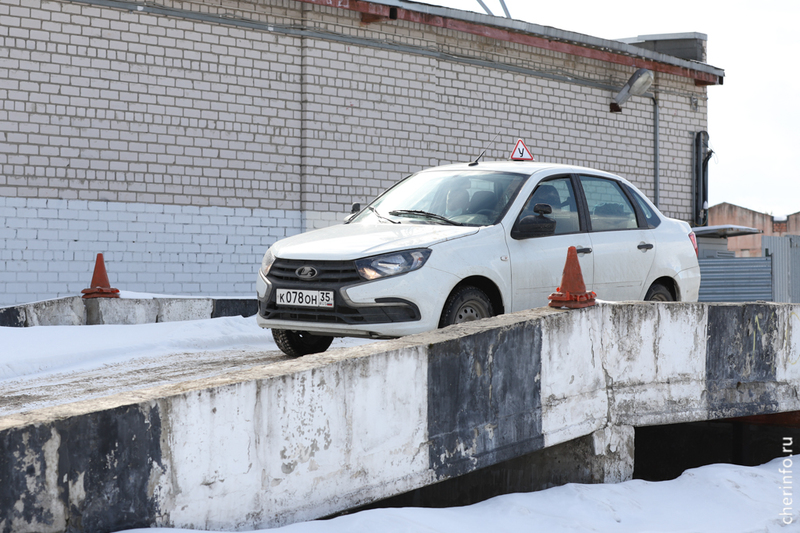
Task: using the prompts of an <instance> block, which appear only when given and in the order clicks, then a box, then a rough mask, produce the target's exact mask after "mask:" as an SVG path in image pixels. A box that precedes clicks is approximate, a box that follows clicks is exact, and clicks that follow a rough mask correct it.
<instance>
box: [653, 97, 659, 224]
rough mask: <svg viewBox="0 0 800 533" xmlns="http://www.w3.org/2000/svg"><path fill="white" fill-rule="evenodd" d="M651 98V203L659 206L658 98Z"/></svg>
mask: <svg viewBox="0 0 800 533" xmlns="http://www.w3.org/2000/svg"><path fill="white" fill-rule="evenodd" d="M652 100H653V205H655V206H656V207H658V208H659V209H660V207H659V205H658V189H659V173H660V168H659V166H658V160H659V157H660V153H659V150H658V144H659V137H658V128H659V124H658V100H657V99H656V97H655V96H653V97H652Z"/></svg>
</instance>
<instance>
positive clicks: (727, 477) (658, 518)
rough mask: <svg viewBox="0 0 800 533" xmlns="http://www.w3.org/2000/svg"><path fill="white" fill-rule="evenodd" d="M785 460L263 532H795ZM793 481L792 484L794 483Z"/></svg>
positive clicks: (799, 521)
mask: <svg viewBox="0 0 800 533" xmlns="http://www.w3.org/2000/svg"><path fill="white" fill-rule="evenodd" d="M797 458H798V456H794V459H797ZM784 461H787V463H784ZM791 461H792V459H791V458H779V459H775V460H773V461H771V462H769V463H767V464H765V465H762V466H758V467H743V466H734V465H724V464H717V465H710V466H705V467H702V468H696V469H692V470H687V471H686V472H684V474H683V475H682V476H680V477H679V478H677V479H674V480H672V481H662V482H658V483H651V482H646V481H641V480H633V481H627V482H625V483H620V484H617V485H578V484H569V485H564V486H563V487H555V488H552V489H547V490H543V491H540V492H531V493H518V494H507V495H505V496H498V497H496V498H492V499H491V500H487V501H485V502H481V503H477V504H475V505H471V506H468V507H452V508H449V509H422V508H410V507H407V508H402V509H373V510H369V511H361V512H358V513H353V514H350V515H344V516H340V517H338V518H334V519H332V520H318V521H313V522H304V523H299V524H292V525H289V526H285V527H282V528H277V529H269V530H263V531H264V532H266V531H269V532H270V533H374V532H376V531H379V532H380V533H401V532H409V533H411V532H413V533H418V532H425V533H450V532H458V533H485V532H486V531H491V532H514V533H520V532H525V533H579V532H580V533H583V532H592V533H645V532H652V533H655V532H664V533H666V532H669V533H678V532H681V533H690V532H692V533H790V532H797V531H800V499H796V500H794V503H793V504H792V505H788V506H787V505H785V504H784V501H783V499H784V498H786V497H787V496H784V489H783V488H782V487H785V486H787V485H788V486H789V491H788V492H789V494H791V493H792V492H793V491H794V490H795V489H794V487H793V485H792V484H791V483H789V484H787V483H786V482H785V481H784V475H785V474H783V473H781V472H780V469H782V468H783V467H784V466H785V464H788V462H791ZM797 467H800V461H798V464H797ZM791 469H792V467H791V466H790V467H789V470H791ZM785 470H786V469H784V471H785ZM789 475H791V474H789ZM797 487H798V489H800V483H798V485H797ZM782 513H784V514H782ZM134 532H135V533H187V530H177V529H164V528H161V529H159V528H156V529H135V530H128V531H127V533H134Z"/></svg>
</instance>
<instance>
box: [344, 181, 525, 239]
mask: <svg viewBox="0 0 800 533" xmlns="http://www.w3.org/2000/svg"><path fill="white" fill-rule="evenodd" d="M527 177H528V175H526V174H516V173H511V172H491V171H486V170H428V171H424V172H420V173H418V174H414V175H412V176H409V177H408V178H406V179H404V180H403V181H401V182H399V183H398V184H397V185H395V186H394V187H392V188H391V189H389V190H388V191H386V192H385V193H383V194H382V195H381V196H380V197H378V199H377V200H375V201H374V202H372V203H371V204H370V205H369V206H368V207H367V208H366V209H364V210H363V211H362V212H361V213H360V214H359V215H358V216H357V217H355V218H354V219H353V220H352V222H372V223H379V222H380V223H389V222H393V223H417V224H419V223H423V224H451V225H457V226H489V225H493V224H497V223H498V222H499V221H500V218H501V217H502V216H503V215H504V214H505V212H506V210H507V209H508V206H509V205H510V204H511V202H512V200H513V199H514V198H515V197H516V195H517V192H518V191H519V188H520V186H521V185H522V183H523V182H524V181H525V179H526V178H527Z"/></svg>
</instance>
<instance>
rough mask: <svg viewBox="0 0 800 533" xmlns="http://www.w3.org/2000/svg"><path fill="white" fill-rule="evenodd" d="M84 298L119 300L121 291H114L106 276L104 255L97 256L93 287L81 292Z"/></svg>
mask: <svg viewBox="0 0 800 533" xmlns="http://www.w3.org/2000/svg"><path fill="white" fill-rule="evenodd" d="M81 292H82V293H83V297H84V298H119V289H112V288H111V284H110V283H109V282H108V274H106V264H105V262H104V261H103V254H97V259H96V260H95V263H94V274H93V275H92V286H91V287H90V288H88V289H83V290H82V291H81Z"/></svg>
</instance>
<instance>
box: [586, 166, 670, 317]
mask: <svg viewBox="0 0 800 533" xmlns="http://www.w3.org/2000/svg"><path fill="white" fill-rule="evenodd" d="M579 181H580V184H581V190H582V192H583V195H584V197H585V200H586V207H587V210H588V219H589V220H588V222H589V230H590V231H589V236H590V239H591V247H592V257H593V260H594V285H593V286H594V289H593V290H594V291H595V292H596V293H597V297H598V298H600V299H604V300H616V301H622V300H639V299H641V298H642V296H643V290H644V289H643V286H644V282H645V279H646V278H647V275H648V273H649V272H650V267H651V266H652V264H653V258H654V257H655V251H654V248H655V235H653V232H652V230H650V229H649V228H648V226H647V223H646V221H644V220H641V219H642V217H641V216H638V217H637V211H636V209H635V207H634V205H633V203H632V202H631V200H630V198H629V196H628V195H627V194H626V192H625V190H624V188H623V184H622V183H620V182H619V181H617V180H614V179H610V178H604V177H597V176H588V175H581V176H579Z"/></svg>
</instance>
